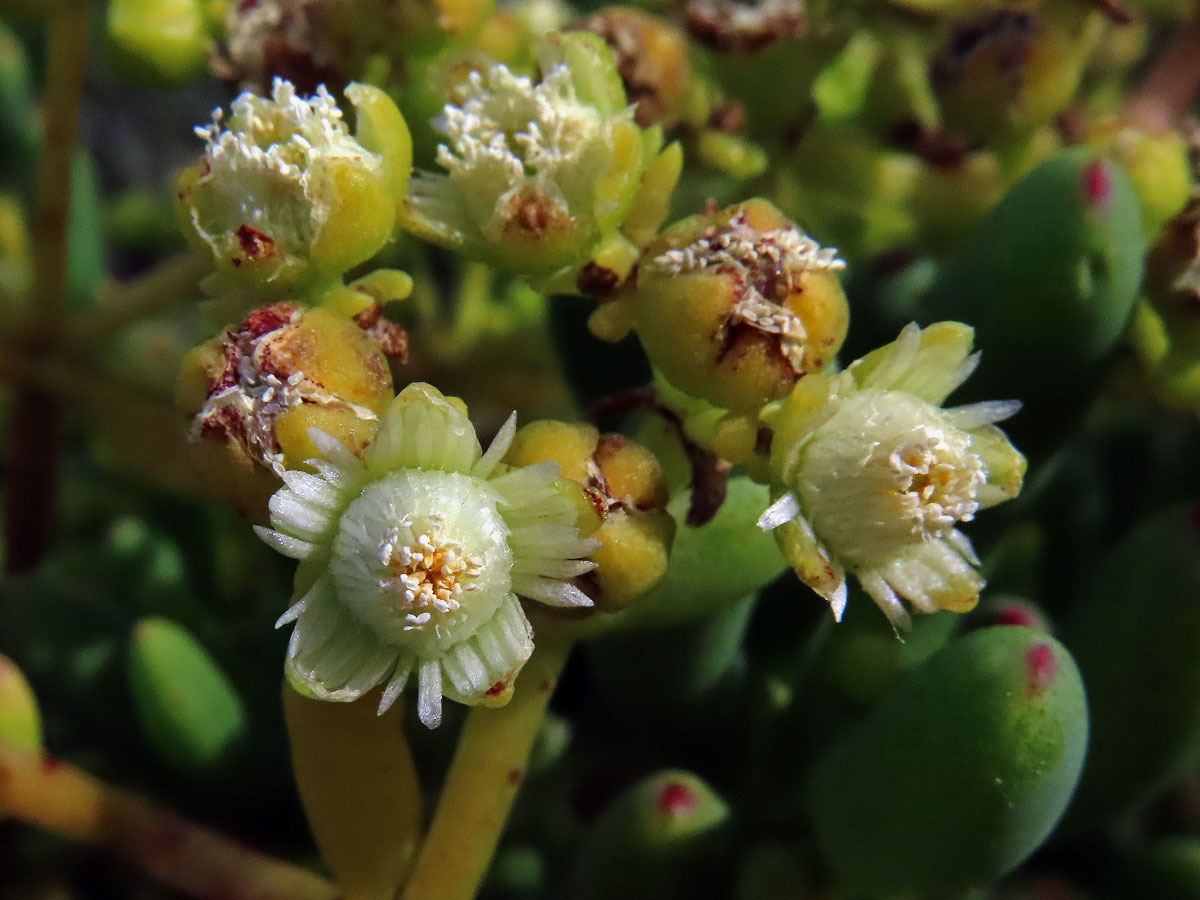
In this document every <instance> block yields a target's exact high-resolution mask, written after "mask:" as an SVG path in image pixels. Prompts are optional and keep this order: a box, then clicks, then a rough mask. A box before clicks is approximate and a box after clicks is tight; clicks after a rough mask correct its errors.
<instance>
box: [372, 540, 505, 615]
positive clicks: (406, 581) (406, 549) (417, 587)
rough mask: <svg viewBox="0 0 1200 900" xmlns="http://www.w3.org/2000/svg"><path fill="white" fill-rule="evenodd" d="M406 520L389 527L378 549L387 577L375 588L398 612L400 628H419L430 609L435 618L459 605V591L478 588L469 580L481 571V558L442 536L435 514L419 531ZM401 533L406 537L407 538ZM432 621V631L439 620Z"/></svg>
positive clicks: (460, 593) (462, 592) (460, 596)
mask: <svg viewBox="0 0 1200 900" xmlns="http://www.w3.org/2000/svg"><path fill="white" fill-rule="evenodd" d="M411 524H412V523H411V521H407V520H405V521H403V522H402V523H401V525H400V526H398V527H396V528H394V529H392V531H391V533H390V534H389V535H388V537H387V540H385V541H384V543H383V545H382V546H381V547H380V548H379V561H380V562H381V563H382V564H383V566H384V567H385V568H386V569H387V572H388V576H389V577H388V578H386V579H383V580H381V582H380V587H381V588H384V589H385V590H387V591H388V592H389V594H390V595H391V596H392V598H393V601H394V602H395V604H396V607H397V609H398V610H399V611H400V612H403V613H404V621H405V623H406V624H405V625H404V630H405V631H419V630H421V629H423V628H424V627H425V626H426V625H428V624H430V622H431V621H432V620H433V618H434V614H435V613H436V614H439V619H441V618H442V617H444V616H446V615H447V614H449V613H452V612H454V611H455V610H457V609H460V608H461V606H462V596H463V594H464V593H466V592H468V591H472V590H475V589H476V588H477V587H478V585H476V584H472V583H471V581H470V580H471V579H472V578H476V577H478V576H479V575H480V574H482V572H483V564H484V561H483V559H482V557H480V556H478V555H472V554H468V553H466V552H465V549H464V547H463V545H462V544H461V543H459V542H458V541H456V540H454V539H453V538H450V537H448V536H447V535H446V534H445V533H444V532H443V530H442V527H441V523H440V521H439V519H438V518H437V517H434V518H433V519H432V522H431V523H430V525H429V527H428V529H427V530H425V531H423V532H420V533H414V532H413V530H412V528H411ZM405 533H407V534H408V535H411V537H410V539H409V540H407V541H406V540H404V539H403V535H404V534H405ZM433 624H434V628H435V630H436V629H437V628H438V627H439V625H440V622H434V623H433Z"/></svg>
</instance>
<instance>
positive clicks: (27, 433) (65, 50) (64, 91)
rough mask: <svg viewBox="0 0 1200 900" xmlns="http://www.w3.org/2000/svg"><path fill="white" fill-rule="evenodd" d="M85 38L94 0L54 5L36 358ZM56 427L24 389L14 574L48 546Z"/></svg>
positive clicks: (16, 468)
mask: <svg viewBox="0 0 1200 900" xmlns="http://www.w3.org/2000/svg"><path fill="white" fill-rule="evenodd" d="M87 36H88V0H69V2H65V3H63V4H61V5H60V6H59V7H57V8H56V10H55V12H54V14H53V16H52V17H51V19H50V23H49V28H48V35H47V54H46V58H47V72H46V89H45V93H44V95H43V98H42V108H43V125H44V128H43V131H44V134H43V144H42V158H41V174H40V178H39V184H38V200H37V206H36V207H35V208H34V212H33V221H32V222H31V223H30V235H31V238H32V243H33V281H32V287H31V290H30V297H31V302H30V304H29V306H30V309H31V310H32V311H33V312H34V313H35V314H36V319H35V321H34V323H33V325H34V327H33V328H32V329H31V332H30V336H29V344H28V346H29V349H30V351H31V352H34V353H37V352H40V351H42V350H43V349H44V348H45V347H47V346H48V345H49V344H50V343H51V341H52V340H53V339H54V336H55V335H56V333H57V331H58V329H59V328H60V327H61V324H62V312H63V306H64V303H65V295H66V287H67V274H66V273H67V216H68V213H69V208H70V199H71V192H70V189H69V187H68V186H69V185H70V183H71V159H72V157H73V156H74V154H75V144H76V138H77V132H78V119H79V100H80V95H81V94H82V92H83V76H84V70H85V68H86V65H87ZM57 423H58V411H57V409H56V407H55V404H54V403H53V402H52V401H51V400H50V398H49V397H47V396H46V395H45V394H43V393H41V392H40V391H36V390H22V391H20V392H18V394H17V399H16V405H15V407H14V409H13V413H12V417H11V419H10V420H9V435H8V445H9V448H10V450H9V458H8V472H7V479H6V491H7V493H6V497H5V520H4V536H5V545H6V548H7V554H6V556H5V566H6V568H7V569H8V571H10V572H19V571H24V570H28V569H32V568H33V567H35V566H36V565H37V564H38V561H39V560H40V559H41V557H42V554H43V553H44V552H45V548H46V546H47V544H48V542H49V538H50V523H51V514H52V513H51V511H52V510H53V506H54V495H55V483H56V480H57V479H56V471H57V465H56V463H57V453H56V447H57V436H58V434H57V432H58V424H57Z"/></svg>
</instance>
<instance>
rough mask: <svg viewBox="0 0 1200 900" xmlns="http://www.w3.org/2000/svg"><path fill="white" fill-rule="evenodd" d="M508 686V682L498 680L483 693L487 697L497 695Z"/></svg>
mask: <svg viewBox="0 0 1200 900" xmlns="http://www.w3.org/2000/svg"><path fill="white" fill-rule="evenodd" d="M506 687H508V684H507V683H506V682H503V681H497V682H496V683H495V684H493V685H492V686H491V687H490V688H488V689H487V690H486V691H484V692H483V695H484V696H485V697H495V696H496V695H497V694H502V693H504V689H505V688H506Z"/></svg>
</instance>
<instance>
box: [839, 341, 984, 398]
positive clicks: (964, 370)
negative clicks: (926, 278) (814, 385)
mask: <svg viewBox="0 0 1200 900" xmlns="http://www.w3.org/2000/svg"><path fill="white" fill-rule="evenodd" d="M974 339H975V332H974V330H973V329H972V328H970V327H969V326H967V325H963V324H962V323H960V322H935V323H934V324H932V325H930V326H928V327H927V328H923V329H922V328H918V327H917V326H916V324H915V323H909V324H908V325H906V326H905V327H904V329H903V330H902V331H901V332H900V335H899V337H897V338H896V340H895V341H893V342H892V343H891V344H888V345H887V346H885V347H880V348H879V349H878V350H875V351H872V352H871V353H868V354H867V355H866V356H864V357H863V358H862V359H860V360H858V361H857V362H855V363H853V364H852V365H851V367H850V370H851V371H852V372H853V373H854V377H855V378H856V379H857V381H858V383H859V385H860V386H862V387H871V388H880V389H883V390H892V391H904V392H906V393H909V394H912V395H914V396H916V397H919V398H921V399H922V400H924V401H926V402H928V403H932V404H934V405H941V403H942V401H944V400H945V399H946V397H947V396H949V394H950V392H951V391H953V390H954V389H955V388H957V387H958V386H959V385H960V384H962V383H963V382H964V381H966V380H967V378H968V377H969V376H970V374H971V373H972V372H973V371H974V370H975V367H976V366H977V365H978V364H979V355H978V354H974V355H971V344H972V342H973V341H974Z"/></svg>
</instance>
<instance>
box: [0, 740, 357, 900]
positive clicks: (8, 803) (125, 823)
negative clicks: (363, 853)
mask: <svg viewBox="0 0 1200 900" xmlns="http://www.w3.org/2000/svg"><path fill="white" fill-rule="evenodd" d="M0 811H3V812H4V813H6V814H8V815H11V816H13V817H14V818H16V819H17V820H18V821H20V822H24V823H25V824H27V825H33V826H36V827H38V828H44V829H46V830H48V831H52V832H54V833H56V834H59V835H62V836H63V837H66V838H70V839H72V840H77V841H83V842H85V843H89V844H97V845H100V846H103V847H106V848H108V849H110V850H112V851H113V852H114V853H115V854H116V855H118V856H120V857H122V858H123V859H124V860H125V861H126V862H128V863H130V864H131V865H133V866H134V867H136V868H137V869H139V870H141V871H142V872H144V873H146V874H147V875H149V876H150V877H152V878H154V879H155V880H157V881H159V882H161V883H162V884H164V885H167V886H168V887H170V888H172V889H174V890H176V891H178V892H179V893H181V894H183V895H184V896H187V897H194V898H197V900H333V898H335V897H336V896H337V890H336V889H335V888H334V886H333V885H332V884H330V883H329V882H328V881H326V880H325V879H323V878H321V877H319V876H317V875H314V874H313V873H312V872H309V871H307V870H305V869H301V868H298V867H296V866H293V865H291V864H289V863H286V862H284V861H282V860H278V859H272V858H271V857H268V856H264V855H262V854H260V853H256V852H255V851H253V850H250V849H248V848H246V847H243V846H241V845H240V844H237V843H235V842H234V841H231V840H230V839H228V838H226V837H224V836H222V835H220V834H217V833H216V832H213V831H209V830H208V829H206V828H202V827H200V826H199V825H197V824H195V823H194V822H190V821H188V820H187V819H184V818H183V817H182V816H180V815H178V814H177V813H174V812H172V811H171V810H168V809H164V808H163V807H161V806H158V805H156V804H154V803H152V802H151V801H150V800H147V799H146V798H144V797H141V796H138V795H137V794H134V793H132V792H131V791H126V790H121V789H120V788H116V787H113V786H111V785H108V784H105V783H104V782H102V781H99V780H97V779H96V778H93V777H92V776H91V775H88V774H87V773H86V772H83V771H81V770H79V769H76V768H75V767H74V766H70V765H67V764H66V763H63V762H60V761H59V760H56V759H52V758H50V757H48V756H44V755H43V754H41V753H39V752H37V751H30V750H22V749H19V748H17V747H13V746H11V745H9V744H5V743H2V742H0Z"/></svg>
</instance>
